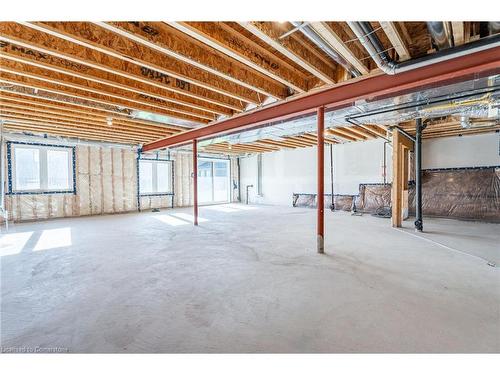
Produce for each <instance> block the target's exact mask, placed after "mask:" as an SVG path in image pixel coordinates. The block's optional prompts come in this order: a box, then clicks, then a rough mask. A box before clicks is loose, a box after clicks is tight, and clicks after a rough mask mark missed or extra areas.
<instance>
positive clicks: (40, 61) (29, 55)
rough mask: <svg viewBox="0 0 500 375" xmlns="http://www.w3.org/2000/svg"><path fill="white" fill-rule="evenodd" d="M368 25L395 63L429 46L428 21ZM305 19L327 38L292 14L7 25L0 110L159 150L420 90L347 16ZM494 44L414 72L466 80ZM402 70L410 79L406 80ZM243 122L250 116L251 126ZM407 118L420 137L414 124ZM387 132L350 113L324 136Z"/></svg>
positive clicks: (255, 148) (306, 140)
mask: <svg viewBox="0 0 500 375" xmlns="http://www.w3.org/2000/svg"><path fill="white" fill-rule="evenodd" d="M370 24H371V26H372V28H373V29H374V31H373V32H374V36H376V37H377V38H378V39H379V41H380V43H381V45H382V47H383V48H384V49H385V50H386V51H387V53H388V55H389V57H390V58H391V59H394V60H395V61H404V60H407V59H410V58H419V57H423V56H426V55H427V54H428V53H429V49H430V47H431V45H430V40H431V36H430V34H429V33H428V29H427V26H426V24H425V22H412V23H407V22H386V21H385V22H375V21H374V22H370ZM451 24H452V32H453V39H454V44H455V45H457V46H458V45H461V44H465V43H469V42H470V41H473V40H475V39H477V38H478V37H479V36H480V35H479V34H478V33H479V30H480V26H481V25H480V24H479V23H477V22H452V23H451ZM307 27H308V28H309V31H313V32H314V33H316V36H317V37H318V38H320V39H321V41H320V42H318V40H317V39H316V41H314V38H311V39H310V38H308V37H307V36H306V35H305V34H304V33H303V32H302V31H301V30H300V29H297V28H296V27H295V26H293V24H292V23H291V22H267V21H266V22H146V21H138V22H122V21H118V22H114V21H113V22H1V23H0V59H1V64H0V116H2V118H3V119H4V120H6V121H7V127H6V128H8V129H11V130H12V131H16V132H18V131H20V128H22V126H25V127H26V130H29V131H33V132H35V131H36V132H37V133H43V132H47V134H56V133H55V132H57V136H61V134H62V133H63V132H64V131H67V135H68V136H71V137H75V136H78V137H83V138H85V136H87V139H91V138H90V137H92V139H100V140H105V137H106V135H107V136H108V137H109V139H113V140H116V141H118V140H119V141H121V142H125V143H133V144H137V143H142V142H146V143H147V144H145V145H144V147H145V149H153V148H155V147H159V145H163V146H172V145H178V144H182V143H181V142H180V141H182V140H183V139H186V138H189V137H192V136H193V134H196V139H198V140H203V139H208V138H209V137H207V133H208V135H212V134H219V133H217V132H216V131H214V130H213V129H222V133H221V134H224V132H229V131H233V130H235V129H237V131H241V130H243V128H251V127H257V126H261V125H263V126H264V125H266V122H265V121H276V120H277V119H278V120H279V121H286V120H288V119H289V118H291V117H292V116H293V115H294V113H300V115H301V116H302V115H306V114H307V113H311V112H310V111H312V110H315V108H316V107H318V106H323V105H325V106H326V107H328V106H329V105H330V104H331V105H333V104H332V103H336V104H335V105H351V104H352V102H355V101H356V100H357V99H356V98H358V96H359V95H361V97H362V96H363V95H365V94H363V93H366V92H367V93H370V95H375V94H374V93H377V92H383V94H382V95H391V93H393V94H395V95H396V94H398V93H399V92H400V91H397V90H399V89H401V90H403V85H406V86H405V88H404V90H412V89H414V88H415V87H420V86H418V84H419V82H421V81H425V80H423V79H422V78H418V77H417V73H416V72H413V71H409V72H405V73H404V74H403V73H402V74H399V75H396V76H395V77H388V76H384V75H383V74H382V73H380V72H379V70H377V69H375V70H374V68H376V63H375V61H374V60H373V58H372V57H370V56H369V53H368V51H367V50H366V48H365V47H364V46H363V45H362V43H360V41H359V40H358V39H357V38H356V37H355V35H354V33H353V31H352V30H351V29H350V27H349V25H348V24H347V23H346V22H329V21H327V22H322V21H320V22H309V23H307ZM324 44H328V45H329V46H330V47H331V48H333V49H334V50H335V51H336V52H337V53H338V54H339V55H341V56H342V57H343V58H344V59H345V60H346V61H347V63H348V64H350V65H351V66H353V67H355V68H356V69H357V70H359V71H360V72H361V73H362V74H363V75H366V76H364V77H358V78H356V80H357V81H356V80H354V81H352V82H349V83H348V85H349V88H350V90H344V91H343V86H344V82H341V81H344V80H350V79H351V75H350V73H349V72H348V71H347V70H346V69H345V68H344V67H342V66H341V65H340V64H339V63H338V62H337V61H335V59H334V58H332V57H331V56H330V55H331V54H328V53H327V51H326V50H325V48H322V45H324ZM495 51H496V50H495V49H493V50H492V49H488V50H483V51H482V52H475V53H473V54H472V55H471V56H465V57H459V58H456V59H453V60H451V61H446V62H440V63H437V64H435V65H433V67H432V69H431V68H429V67H427V68H421V70H420V71H419V72H418V74H419V77H422V74H424V76H425V77H427V78H426V80H430V81H432V82H438V83H440V84H448V82H449V81H448V79H454V80H455V79H462V78H463V79H468V78H466V77H467V76H466V75H465V74H469V73H470V72H472V73H474V74H475V73H477V72H482V73H484V72H485V71H488V72H491V71H493V69H494V68H495V65H494V64H495V62H498V59H497V60H495ZM430 53H433V52H430ZM342 64H344V63H342ZM481 69H482V70H481ZM476 70H477V71H476ZM370 71H371V73H370ZM422 72H423V73H422ZM466 72H469V73H466ZM472 73H471V74H472ZM482 73H480V74H482ZM457 74H458V75H457ZM402 76H404V77H405V79H407V80H409V81H405V82H406V83H405V82H402V81H401V80H402V79H403V78H401V77H402ZM457 77H458V78H457ZM464 77H465V78H464ZM358 81H362V82H358ZM374 82H376V83H374ZM326 85H331V86H330V87H327V86H326ZM320 86H324V87H323V88H319V87H320ZM316 88H319V89H318V90H316ZM312 89H314V91H313V92H311V93H310V94H308V93H307V91H309V90H312ZM360 93H361V94H360ZM294 94H297V95H294ZM326 94H328V95H330V96H328V97H326V96H325V95H326ZM292 95H293V97H292ZM331 95H333V96H335V100H333V99H332V98H331ZM318 98H319V99H318ZM369 98H370V100H371V97H369ZM284 99H286V100H284ZM374 99H376V95H375V96H374ZM329 100H330V101H329ZM343 100H344V101H345V102H342V101H343ZM273 101H278V103H273ZM280 101H281V102H280ZM486 101H487V100H486ZM271 103H273V104H271ZM329 103H330V104H329ZM482 104H484V103H482ZM486 104H488V103H486ZM255 107H257V108H255ZM261 107H267V108H261ZM253 108H255V109H253ZM281 108H287V109H285V110H283V111H282V110H281ZM335 108H336V107H335V106H332V107H330V110H332V109H335ZM287 111H288V112H287ZM294 111H295V112H294ZM242 112H243V113H242ZM244 112H246V113H244ZM254 112H255V113H254ZM262 113H264V114H266V113H267V115H262ZM269 114H272V116H270V115H269ZM135 116H138V117H143V118H148V120H143V119H140V118H134V117H135ZM266 116H268V117H266ZM153 119H154V120H157V121H161V122H156V121H153ZM246 119H253V120H252V121H250V122H249V123H248V124H245V121H247V120H246ZM360 119H361V118H359V117H358V120H360ZM482 120H486V119H475V118H473V119H471V120H470V123H471V124H470V127H467V128H465V129H464V128H462V126H461V124H460V122H459V121H458V119H456V118H443V119H434V120H431V121H429V126H428V127H427V128H426V130H425V131H424V132H423V137H424V138H435V137H445V136H460V135H465V134H479V133H483V132H491V131H497V130H498V126H500V125H499V124H498V122H496V123H495V122H493V121H491V119H490V121H487V122H484V121H482ZM110 123H111V124H112V126H111V127H110V126H109V124H110ZM221 124H222V125H221ZM228 124H229V125H228ZM238 124H243V125H238ZM330 126H331V125H330ZM399 126H400V127H401V129H404V130H406V131H408V132H409V133H410V134H413V133H414V129H413V128H414V124H412V123H411V124H405V123H402V124H400V125H399ZM198 128H199V129H198ZM217 131H219V130H217ZM50 132H52V133H50ZM181 133H182V134H181ZM388 133H389V134H390V132H388V131H387V127H386V126H382V125H378V124H360V123H357V120H356V117H354V118H352V120H351V121H350V122H349V123H348V124H347V123H346V124H345V125H342V126H336V127H332V128H329V129H326V130H325V133H324V135H325V136H326V137H325V142H326V143H331V144H337V143H346V142H357V141H366V140H371V139H377V138H379V137H381V138H384V139H385V140H387V139H388V137H389V135H388ZM165 136H167V137H168V138H163V137H165ZM155 137H157V138H156V139H155ZM177 141H178V142H177ZM316 143H317V135H316V134H315V133H314V132H309V133H303V134H290V135H288V136H282V137H280V138H274V137H273V138H272V139H266V138H264V139H260V140H256V141H253V142H247V143H240V144H229V143H227V142H222V143H217V144H211V145H207V146H205V148H206V150H214V152H226V153H228V154H229V153H230V154H232V155H236V154H239V153H255V152H270V151H276V150H279V149H294V148H300V147H312V146H314V145H316Z"/></svg>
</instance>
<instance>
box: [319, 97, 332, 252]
mask: <svg viewBox="0 0 500 375" xmlns="http://www.w3.org/2000/svg"><path fill="white" fill-rule="evenodd" d="M316 120H317V123H318V129H317V134H318V136H317V138H316V139H317V146H318V147H317V151H318V195H317V196H316V201H317V206H318V219H317V247H318V253H319V254H323V253H324V252H325V242H324V238H325V237H324V234H325V233H324V232H325V134H324V132H325V108H324V107H319V108H318V110H317V119H316ZM332 199H333V197H332Z"/></svg>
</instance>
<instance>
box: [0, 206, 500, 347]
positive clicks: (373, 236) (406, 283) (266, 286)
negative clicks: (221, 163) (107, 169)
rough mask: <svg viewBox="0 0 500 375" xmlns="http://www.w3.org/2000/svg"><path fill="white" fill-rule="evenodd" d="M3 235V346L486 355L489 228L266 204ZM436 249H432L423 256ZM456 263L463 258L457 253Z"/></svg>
mask: <svg viewBox="0 0 500 375" xmlns="http://www.w3.org/2000/svg"><path fill="white" fill-rule="evenodd" d="M190 214H191V210H190V209H176V210H164V211H162V212H159V213H151V212H148V213H141V214H138V213H137V214H124V215H115V216H100V217H86V218H74V219H61V220H52V221H46V222H39V223H26V224H17V225H15V226H14V227H12V229H11V231H10V232H9V233H8V234H4V235H3V236H2V238H1V240H0V241H1V244H2V247H1V248H0V252H1V254H2V256H1V258H0V259H1V298H2V299H1V327H0V330H1V337H0V339H1V345H2V346H3V347H4V348H5V347H14V346H17V347H18V346H28V347H37V346H41V347H62V348H68V350H69V351H70V352H499V351H500V268H494V267H491V266H488V265H487V264H486V261H485V260H483V259H482V258H485V259H488V260H492V261H496V262H497V263H500V256H499V254H500V249H499V244H500V225H495V224H480V223H471V222H461V221H455V220H443V219H428V220H425V228H426V230H428V233H425V234H422V235H421V236H422V237H423V238H424V239H422V238H419V237H416V235H415V232H414V231H413V230H411V229H410V227H411V223H410V222H406V223H405V226H406V227H407V228H406V229H402V230H395V229H392V228H390V223H389V221H388V220H387V219H379V218H374V217H371V216H369V215H365V216H362V217H354V216H351V215H349V214H348V213H344V212H335V213H332V212H326V232H327V233H326V252H327V254H325V255H317V254H316V253H315V241H316V237H315V215H316V213H315V211H314V210H311V209H302V208H286V207H269V206H244V205H243V206H241V205H228V206H212V207H203V208H201V210H200V214H201V217H202V218H203V219H205V220H206V221H204V220H202V222H201V223H200V226H199V227H197V228H195V227H193V226H192V225H191V224H190V223H189V219H190ZM431 241H435V242H431ZM468 254H472V256H471V255H468Z"/></svg>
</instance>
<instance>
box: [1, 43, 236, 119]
mask: <svg viewBox="0 0 500 375" xmlns="http://www.w3.org/2000/svg"><path fill="white" fill-rule="evenodd" d="M0 58H3V59H6V60H10V61H15V62H18V63H22V64H25V65H31V66H35V67H38V68H41V69H43V70H45V71H49V72H54V73H59V74H60V76H61V77H66V76H67V75H69V76H72V77H76V78H80V79H82V80H85V81H87V82H95V83H97V84H100V85H103V86H109V87H114V88H117V89H121V90H124V91H128V92H133V93H136V94H140V95H141V96H142V97H144V98H146V97H151V98H156V99H160V100H163V101H165V102H168V103H174V104H177V105H180V106H185V107H189V108H193V109H197V110H200V111H206V112H211V113H215V114H218V115H231V114H232V113H233V111H232V110H230V109H228V108H225V107H222V106H217V105H214V104H211V103H203V102H201V101H195V100H194V99H189V98H182V96H181V95H179V94H176V93H173V92H169V91H167V90H162V89H159V88H158V87H156V86H149V87H144V85H142V87H141V85H137V84H135V82H136V81H133V80H128V79H124V78H122V77H120V76H114V77H109V76H110V74H108V73H105V72H103V73H104V75H106V76H107V77H106V78H96V77H95V76H93V75H90V74H83V73H78V72H75V71H73V70H70V69H66V68H62V67H57V66H53V65H50V64H46V63H42V62H37V61H33V60H31V59H26V58H21V57H17V56H13V55H10V54H8V53H0ZM5 66H8V65H7V64H5ZM110 78H112V79H113V80H110ZM117 80H118V81H120V82H116V81H117ZM121 82H126V84H123V83H121Z"/></svg>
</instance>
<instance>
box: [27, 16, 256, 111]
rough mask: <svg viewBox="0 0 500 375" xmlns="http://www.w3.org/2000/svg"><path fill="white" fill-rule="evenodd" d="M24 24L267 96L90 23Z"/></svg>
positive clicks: (192, 79)
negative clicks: (118, 36)
mask: <svg viewBox="0 0 500 375" xmlns="http://www.w3.org/2000/svg"><path fill="white" fill-rule="evenodd" d="M21 24H22V25H24V26H27V27H31V28H33V29H35V30H38V31H41V32H44V33H47V34H50V35H53V36H55V37H57V38H60V39H64V40H66V41H69V42H71V43H74V44H77V45H80V46H83V47H86V48H89V49H91V50H95V51H98V52H101V53H104V54H106V55H109V56H112V57H115V58H118V59H121V60H123V61H126V62H128V63H131V64H135V65H137V66H138V67H139V68H143V67H145V68H148V69H151V70H153V71H156V72H160V73H163V74H165V75H167V76H171V77H173V78H175V79H178V80H181V81H183V82H187V83H189V84H191V85H196V86H199V87H203V88H205V89H207V90H211V91H214V92H217V93H219V94H222V95H225V96H229V97H232V98H234V99H237V100H242V101H244V102H247V103H254V104H258V103H261V102H262V100H263V99H264V98H262V95H261V98H259V93H257V92H255V91H253V90H251V89H249V88H246V87H243V86H240V85H237V84H235V83H233V82H229V81H227V80H225V81H224V80H221V78H220V77H218V76H216V75H215V74H213V73H209V72H206V71H204V70H202V69H200V68H197V67H194V66H189V65H187V64H185V63H181V62H179V61H178V60H175V59H172V58H168V57H166V56H165V55H163V54H162V53H159V52H158V51H155V50H152V49H151V48H148V47H145V46H143V45H142V44H139V43H137V42H134V41H132V40H126V41H125V40H124V39H123V38H117V37H116V35H115V34H113V33H112V32H110V31H109V30H105V29H103V28H100V27H98V26H96V25H93V24H90V23H88V22H37V23H28V22H21Z"/></svg>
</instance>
